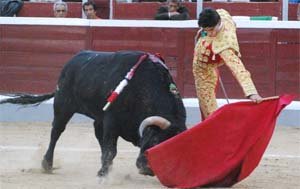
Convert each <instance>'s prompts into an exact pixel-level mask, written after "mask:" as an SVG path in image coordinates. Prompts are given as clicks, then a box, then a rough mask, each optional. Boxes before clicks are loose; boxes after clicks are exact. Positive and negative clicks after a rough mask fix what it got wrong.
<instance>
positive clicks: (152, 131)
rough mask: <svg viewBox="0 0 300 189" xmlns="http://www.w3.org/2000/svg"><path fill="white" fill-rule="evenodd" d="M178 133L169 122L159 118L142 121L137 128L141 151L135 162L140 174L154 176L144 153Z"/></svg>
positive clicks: (153, 117) (154, 117)
mask: <svg viewBox="0 0 300 189" xmlns="http://www.w3.org/2000/svg"><path fill="white" fill-rule="evenodd" d="M179 132H180V131H179V130H178V129H177V128H176V127H172V126H171V122H170V121H168V120H167V119H165V118H163V117H160V116H152V117H148V118H146V119H145V120H144V121H142V123H141V125H140V128H139V134H140V137H141V140H140V148H141V150H140V154H139V157H138V159H137V161H136V166H137V167H138V169H139V173H140V174H143V175H151V176H153V175H154V174H153V172H152V170H151V169H150V168H149V166H148V161H147V159H146V156H145V154H144V153H145V151H146V150H147V149H149V148H151V147H153V146H155V145H157V144H159V143H161V142H163V141H165V140H167V139H168V138H170V137H172V136H174V135H176V134H178V133H179Z"/></svg>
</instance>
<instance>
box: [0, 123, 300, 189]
mask: <svg viewBox="0 0 300 189" xmlns="http://www.w3.org/2000/svg"><path fill="white" fill-rule="evenodd" d="M50 130H51V126H50V123H48V122H47V123H36V122H35V123H27V122H26V123H19V122H18V123H17V122H15V123H14V122H10V123H4V122H2V123H1V122H0V189H19V188H20V189H21V188H22V189H48V188H49V189H53V188H54V189H65V188H68V189H69V188H72V189H90V188H91V189H95V188H101V189H102V188H103V189H106V188H107V189H160V188H165V187H164V186H162V185H161V184H160V183H159V181H158V179H157V178H156V177H148V176H142V175H139V174H138V171H137V169H136V167H135V160H136V158H137V155H138V152H139V149H138V148H136V147H134V146H133V145H132V144H131V143H128V142H126V141H124V140H122V139H120V140H119V144H118V154H117V157H116V158H115V161H114V165H113V168H112V171H111V172H110V175H109V176H108V177H107V178H105V179H100V178H98V177H97V176H96V173H97V171H98V170H99V168H100V150H99V146H98V143H97V141H96V138H95V137H94V130H93V127H92V126H91V124H90V123H81V124H74V123H73V124H69V125H68V126H67V129H66V131H65V132H64V133H63V134H62V136H61V138H60V140H59V141H58V143H57V146H56V151H55V154H54V168H55V170H54V171H53V173H52V174H46V173H43V171H42V169H41V166H40V164H41V160H42V157H43V155H44V153H45V151H46V149H47V146H48V142H49V138H50ZM233 188H243V189H246V188H247V189H253V188H255V189H256V188H262V189H296V188H300V125H299V127H288V126H284V127H283V126H277V127H276V130H275V133H274V135H273V138H272V141H271V143H270V145H269V146H268V148H267V151H266V153H265V155H264V157H263V160H262V161H261V162H260V164H259V166H258V168H257V169H256V170H255V171H254V172H253V173H252V174H251V175H250V176H249V177H248V178H247V179H245V180H244V181H242V182H240V183H238V184H236V185H235V186H233Z"/></svg>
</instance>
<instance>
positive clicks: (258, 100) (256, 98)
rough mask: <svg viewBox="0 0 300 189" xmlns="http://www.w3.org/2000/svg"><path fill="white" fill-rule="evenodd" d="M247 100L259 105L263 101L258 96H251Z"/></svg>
mask: <svg viewBox="0 0 300 189" xmlns="http://www.w3.org/2000/svg"><path fill="white" fill-rule="evenodd" d="M248 98H249V99H250V100H252V101H253V102H255V103H260V102H262V101H263V98H262V97H261V96H260V95H259V94H252V95H250V96H249V97H248Z"/></svg>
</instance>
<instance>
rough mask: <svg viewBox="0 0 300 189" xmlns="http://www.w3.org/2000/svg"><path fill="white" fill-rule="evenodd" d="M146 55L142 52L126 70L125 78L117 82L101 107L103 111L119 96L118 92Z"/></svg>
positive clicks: (126, 83) (125, 84)
mask: <svg viewBox="0 0 300 189" xmlns="http://www.w3.org/2000/svg"><path fill="white" fill-rule="evenodd" d="M147 57H148V54H144V55H142V56H140V58H139V60H138V61H137V63H136V64H135V65H134V66H133V67H132V68H131V69H130V71H129V72H127V74H126V76H125V78H124V79H123V80H122V81H121V82H120V83H119V85H118V86H117V87H116V89H115V90H114V91H113V92H112V93H111V95H110V96H109V97H108V99H107V103H106V104H105V106H104V107H103V109H102V110H103V111H106V110H107V109H108V107H109V106H110V105H111V103H113V102H114V101H115V100H116V99H117V98H118V96H119V94H120V93H121V92H122V91H123V89H124V88H125V87H126V86H127V85H128V81H129V80H131V79H132V77H133V76H134V73H135V71H136V69H137V68H138V66H139V65H140V64H141V63H142V62H143V61H144V60H145V59H146V58H147Z"/></svg>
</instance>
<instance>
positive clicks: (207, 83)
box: [193, 64, 219, 120]
mask: <svg viewBox="0 0 300 189" xmlns="http://www.w3.org/2000/svg"><path fill="white" fill-rule="evenodd" d="M204 65H205V66H204ZM193 73H194V77H195V85H196V92H197V96H198V99H199V105H200V111H201V114H202V120H204V119H205V118H207V117H208V116H209V115H210V114H212V113H213V112H214V111H215V110H216V109H217V108H218V106H217V100H216V87H217V83H218V75H219V74H218V70H217V68H216V67H215V65H211V64H202V65H201V66H200V65H199V64H198V65H197V66H196V65H194V67H193Z"/></svg>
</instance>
